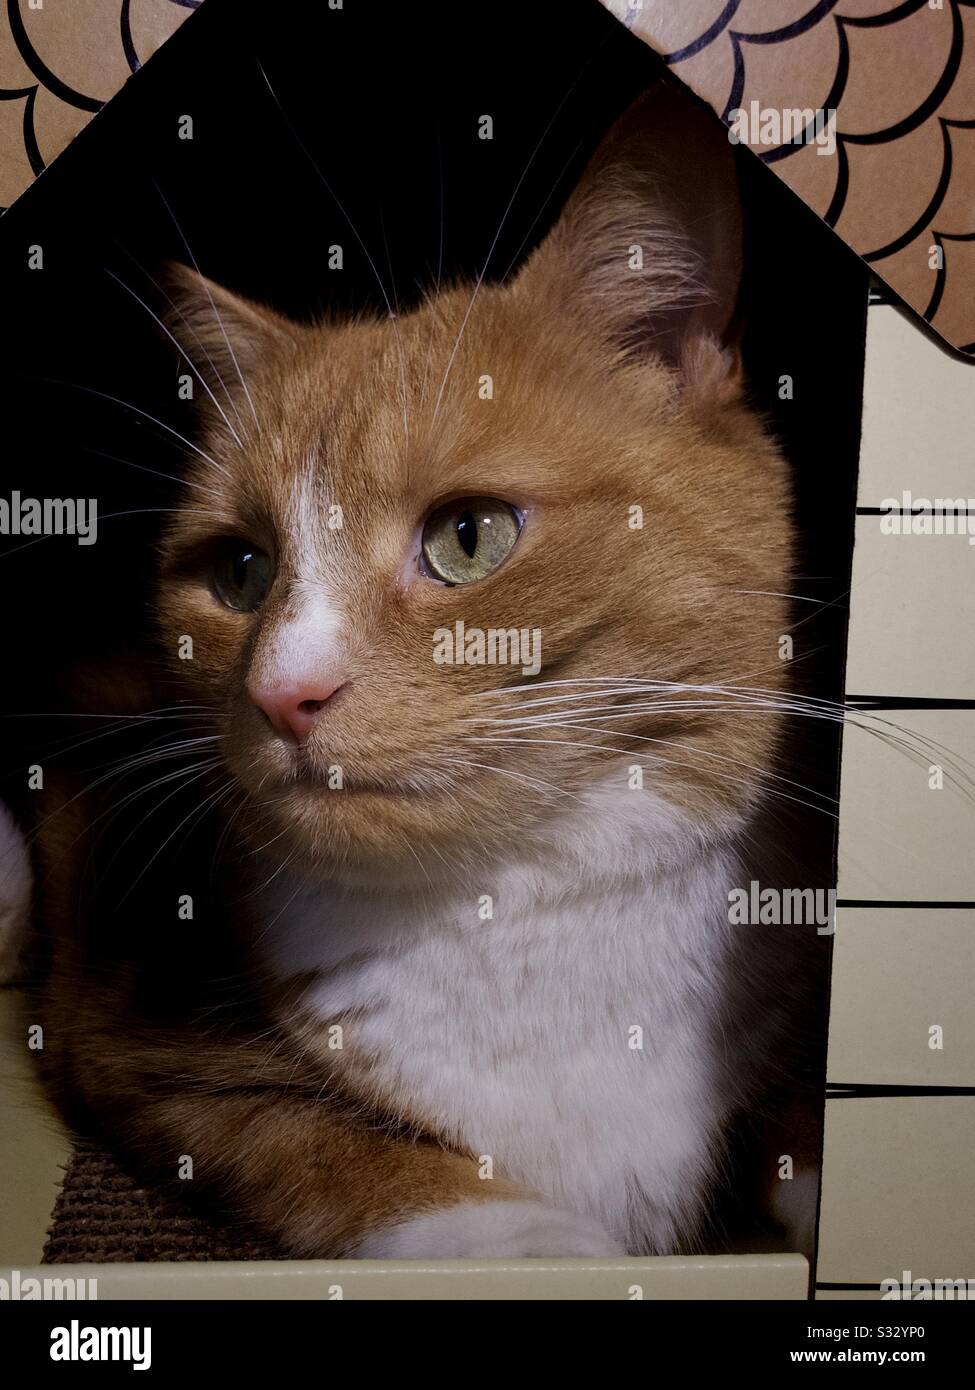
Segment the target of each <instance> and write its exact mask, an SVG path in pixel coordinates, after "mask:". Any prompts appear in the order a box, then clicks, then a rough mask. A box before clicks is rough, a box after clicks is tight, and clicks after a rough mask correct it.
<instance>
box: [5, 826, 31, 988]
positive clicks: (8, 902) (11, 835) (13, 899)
mask: <svg viewBox="0 0 975 1390" xmlns="http://www.w3.org/2000/svg"><path fill="white" fill-rule="evenodd" d="M30 884H31V873H30V859H29V857H28V854H27V846H26V844H25V843H24V837H23V835H22V834H21V833H20V830H19V829H18V827H17V823H16V821H15V820H14V818H13V816H12V815H11V814H10V812H9V811H8V810H7V808H6V806H4V805H3V804H2V803H0V984H10V983H11V982H12V981H13V980H16V979H17V978H18V965H19V964H20V960H21V956H22V954H23V948H24V942H25V941H26V939H27V923H28V920H29V917H30Z"/></svg>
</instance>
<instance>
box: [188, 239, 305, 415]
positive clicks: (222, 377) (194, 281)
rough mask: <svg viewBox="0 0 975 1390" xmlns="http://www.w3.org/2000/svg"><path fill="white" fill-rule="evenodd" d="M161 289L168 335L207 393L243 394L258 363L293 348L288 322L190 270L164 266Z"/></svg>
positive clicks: (290, 328) (290, 327) (292, 332)
mask: <svg viewBox="0 0 975 1390" xmlns="http://www.w3.org/2000/svg"><path fill="white" fill-rule="evenodd" d="M161 289H162V293H163V296H164V299H163V314H162V320H163V322H164V324H165V328H166V332H167V335H168V336H169V337H170V339H171V341H172V342H174V343H175V345H176V346H177V347H178V348H179V350H180V352H181V353H182V354H183V356H184V357H185V358H186V359H187V361H188V362H189V363H190V364H191V366H192V368H193V369H194V372H195V374H197V376H198V377H199V378H202V380H203V382H204V383H205V386H206V387H207V388H209V390H210V391H214V392H216V391H217V388H220V390H221V391H224V392H228V393H230V394H231V395H236V394H238V393H240V394H241V395H246V394H247V382H248V380H249V378H250V377H251V376H252V375H253V374H254V373H255V372H256V371H257V369H258V368H259V367H260V365H261V362H262V361H264V360H266V359H267V358H268V357H269V355H270V354H272V353H276V352H277V353H280V352H287V351H290V350H291V349H292V348H293V346H294V337H295V332H296V329H295V325H294V324H292V323H290V322H289V320H287V319H285V318H283V317H282V316H281V315H280V314H278V313H276V312H275V311H274V310H273V309H268V308H266V307H265V306H264V305H261V304H255V303H253V302H252V301H251V300H249V299H244V298H243V297H242V296H241V295H238V294H235V293H234V292H233V291H232V290H227V289H224V288H223V286H222V285H218V284H216V283H215V282H214V281H213V280H208V279H207V278H206V277H205V276H203V275H200V274H199V272H198V271H196V270H191V269H190V268H189V266H185V265H179V264H178V263H176V262H170V263H169V264H167V265H166V266H165V267H164V270H163V277H162V282H161Z"/></svg>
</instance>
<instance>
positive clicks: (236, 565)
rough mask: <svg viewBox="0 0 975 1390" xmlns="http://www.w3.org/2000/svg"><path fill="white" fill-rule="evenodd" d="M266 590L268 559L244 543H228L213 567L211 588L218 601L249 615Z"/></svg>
mask: <svg viewBox="0 0 975 1390" xmlns="http://www.w3.org/2000/svg"><path fill="white" fill-rule="evenodd" d="M270 587H271V561H270V558H269V556H267V555H266V554H265V553H264V551H263V550H259V549H258V548H257V546H256V545H251V544H250V543H249V542H248V541H231V542H230V544H229V545H228V546H227V547H226V548H225V550H224V552H223V554H222V555H221V556H220V558H219V559H218V560H217V563H216V564H215V565H214V568H213V589H214V592H215V593H216V595H217V598H219V600H220V602H221V603H225V604H226V605H227V607H228V608H236V609H237V611H238V612H240V613H252V612H253V611H254V609H255V608H258V607H259V606H260V604H261V602H262V600H263V598H264V595H265V594H266V593H267V591H268V589H269V588H270Z"/></svg>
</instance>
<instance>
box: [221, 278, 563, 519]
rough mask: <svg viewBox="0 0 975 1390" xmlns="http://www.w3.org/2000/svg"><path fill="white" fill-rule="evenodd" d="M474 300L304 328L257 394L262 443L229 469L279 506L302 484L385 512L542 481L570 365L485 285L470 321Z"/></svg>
mask: <svg viewBox="0 0 975 1390" xmlns="http://www.w3.org/2000/svg"><path fill="white" fill-rule="evenodd" d="M467 302H468V301H467V300H466V299H465V300H463V301H460V300H458V302H457V303H456V304H453V305H451V304H448V305H447V307H446V308H444V307H443V306H442V305H438V309H437V312H432V311H420V312H418V313H416V314H413V315H410V316H408V317H406V318H404V319H402V320H396V319H392V320H387V321H384V322H379V323H370V324H360V325H348V326H340V327H335V328H333V327H324V328H321V329H308V330H306V333H305V336H304V338H303V340H302V342H301V344H300V350H299V352H298V353H297V354H296V355H295V357H293V358H292V359H290V360H285V361H282V362H281V363H280V364H279V366H278V368H277V370H276V372H275V373H274V374H273V376H272V377H270V378H269V380H268V382H267V384H266V386H265V387H264V389H263V391H262V393H261V394H260V395H259V396H258V397H257V413H258V422H257V423H258V428H257V431H256V439H255V441H254V444H253V446H252V447H251V448H250V449H249V450H245V452H244V455H243V457H242V458H241V459H240V460H239V462H238V465H237V470H235V471H236V472H237V476H238V478H239V481H240V482H241V483H242V484H244V485H245V486H246V487H247V489H248V492H249V493H250V494H253V493H254V492H255V491H256V492H257V494H258V495H260V496H262V497H263V499H264V501H265V504H266V505H268V506H270V507H271V508H272V509H273V510H274V511H275V512H280V511H281V510H282V509H286V510H287V511H293V498H294V496H296V495H299V494H300V495H301V496H303V497H304V498H305V500H306V501H308V500H312V499H317V500H318V502H319V503H320V502H321V501H322V499H324V498H326V497H327V498H330V499H331V500H332V501H333V502H337V503H342V502H343V499H344V500H346V501H347V502H348V504H349V505H351V506H353V507H354V508H357V509H358V510H360V511H366V510H371V511H374V512H376V511H379V512H381V511H384V510H386V509H388V508H389V507H390V506H392V505H396V504H407V505H408V504H413V503H428V502H431V501H435V500H437V499H439V498H441V497H443V496H446V495H449V494H451V493H455V492H457V491H464V490H466V489H473V490H475V491H483V490H485V489H487V490H490V489H492V488H503V489H506V490H507V491H511V490H512V489H514V490H517V489H518V488H519V487H520V486H524V485H525V484H526V483H527V482H529V481H531V477H533V478H534V480H535V481H536V482H537V483H539V484H541V485H544V483H545V480H546V478H547V477H549V476H554V475H555V473H556V472H558V470H559V469H560V468H561V466H562V464H563V462H564V452H565V445H564V440H565V435H564V431H562V429H561V427H560V420H559V417H560V413H561V409H560V402H559V401H558V400H557V399H555V397H556V396H559V395H564V394H565V386H566V382H565V375H566V372H565V369H563V368H553V367H552V366H551V364H546V363H544V362H540V361H539V359H538V353H537V351H536V350H534V349H533V348H532V347H531V346H530V345H529V344H528V343H526V341H525V335H524V333H523V332H521V331H519V327H520V326H519V325H518V324H517V322H516V320H515V318H514V316H513V315H511V314H510V313H509V312H508V311H507V309H506V307H505V306H504V304H503V303H499V302H498V301H497V300H496V299H494V298H492V296H491V292H490V291H488V292H485V295H484V298H483V300H482V302H481V303H480V304H478V305H475V306H474V308H473V309H472V310H471V312H470V313H469V314H468V315H467V319H466V321H465V317H464V310H465V308H466V305H467ZM553 383H554V395H553V391H552V385H553ZM573 423H574V425H575V439H576V442H577V443H578V441H579V440H580V439H584V437H585V430H584V429H583V428H582V427H581V426H580V422H579V420H578V419H577V418H576V419H575V420H574V421H573ZM529 475H531V477H530V476H529ZM564 481H565V479H564V477H563V479H562V482H563V483H564Z"/></svg>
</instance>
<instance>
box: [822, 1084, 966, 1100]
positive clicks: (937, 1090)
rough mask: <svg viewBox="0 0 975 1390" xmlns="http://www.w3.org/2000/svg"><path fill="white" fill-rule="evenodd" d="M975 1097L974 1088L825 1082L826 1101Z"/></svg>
mask: <svg viewBox="0 0 975 1390" xmlns="http://www.w3.org/2000/svg"><path fill="white" fill-rule="evenodd" d="M905 1096H907V1097H923V1098H924V1099H928V1098H930V1097H936V1096H975V1086H871V1085H863V1086H858V1085H856V1084H855V1083H853V1084H850V1083H848V1082H842V1081H827V1083H826V1099H827V1100H886V1099H900V1098H902V1097H905Z"/></svg>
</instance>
